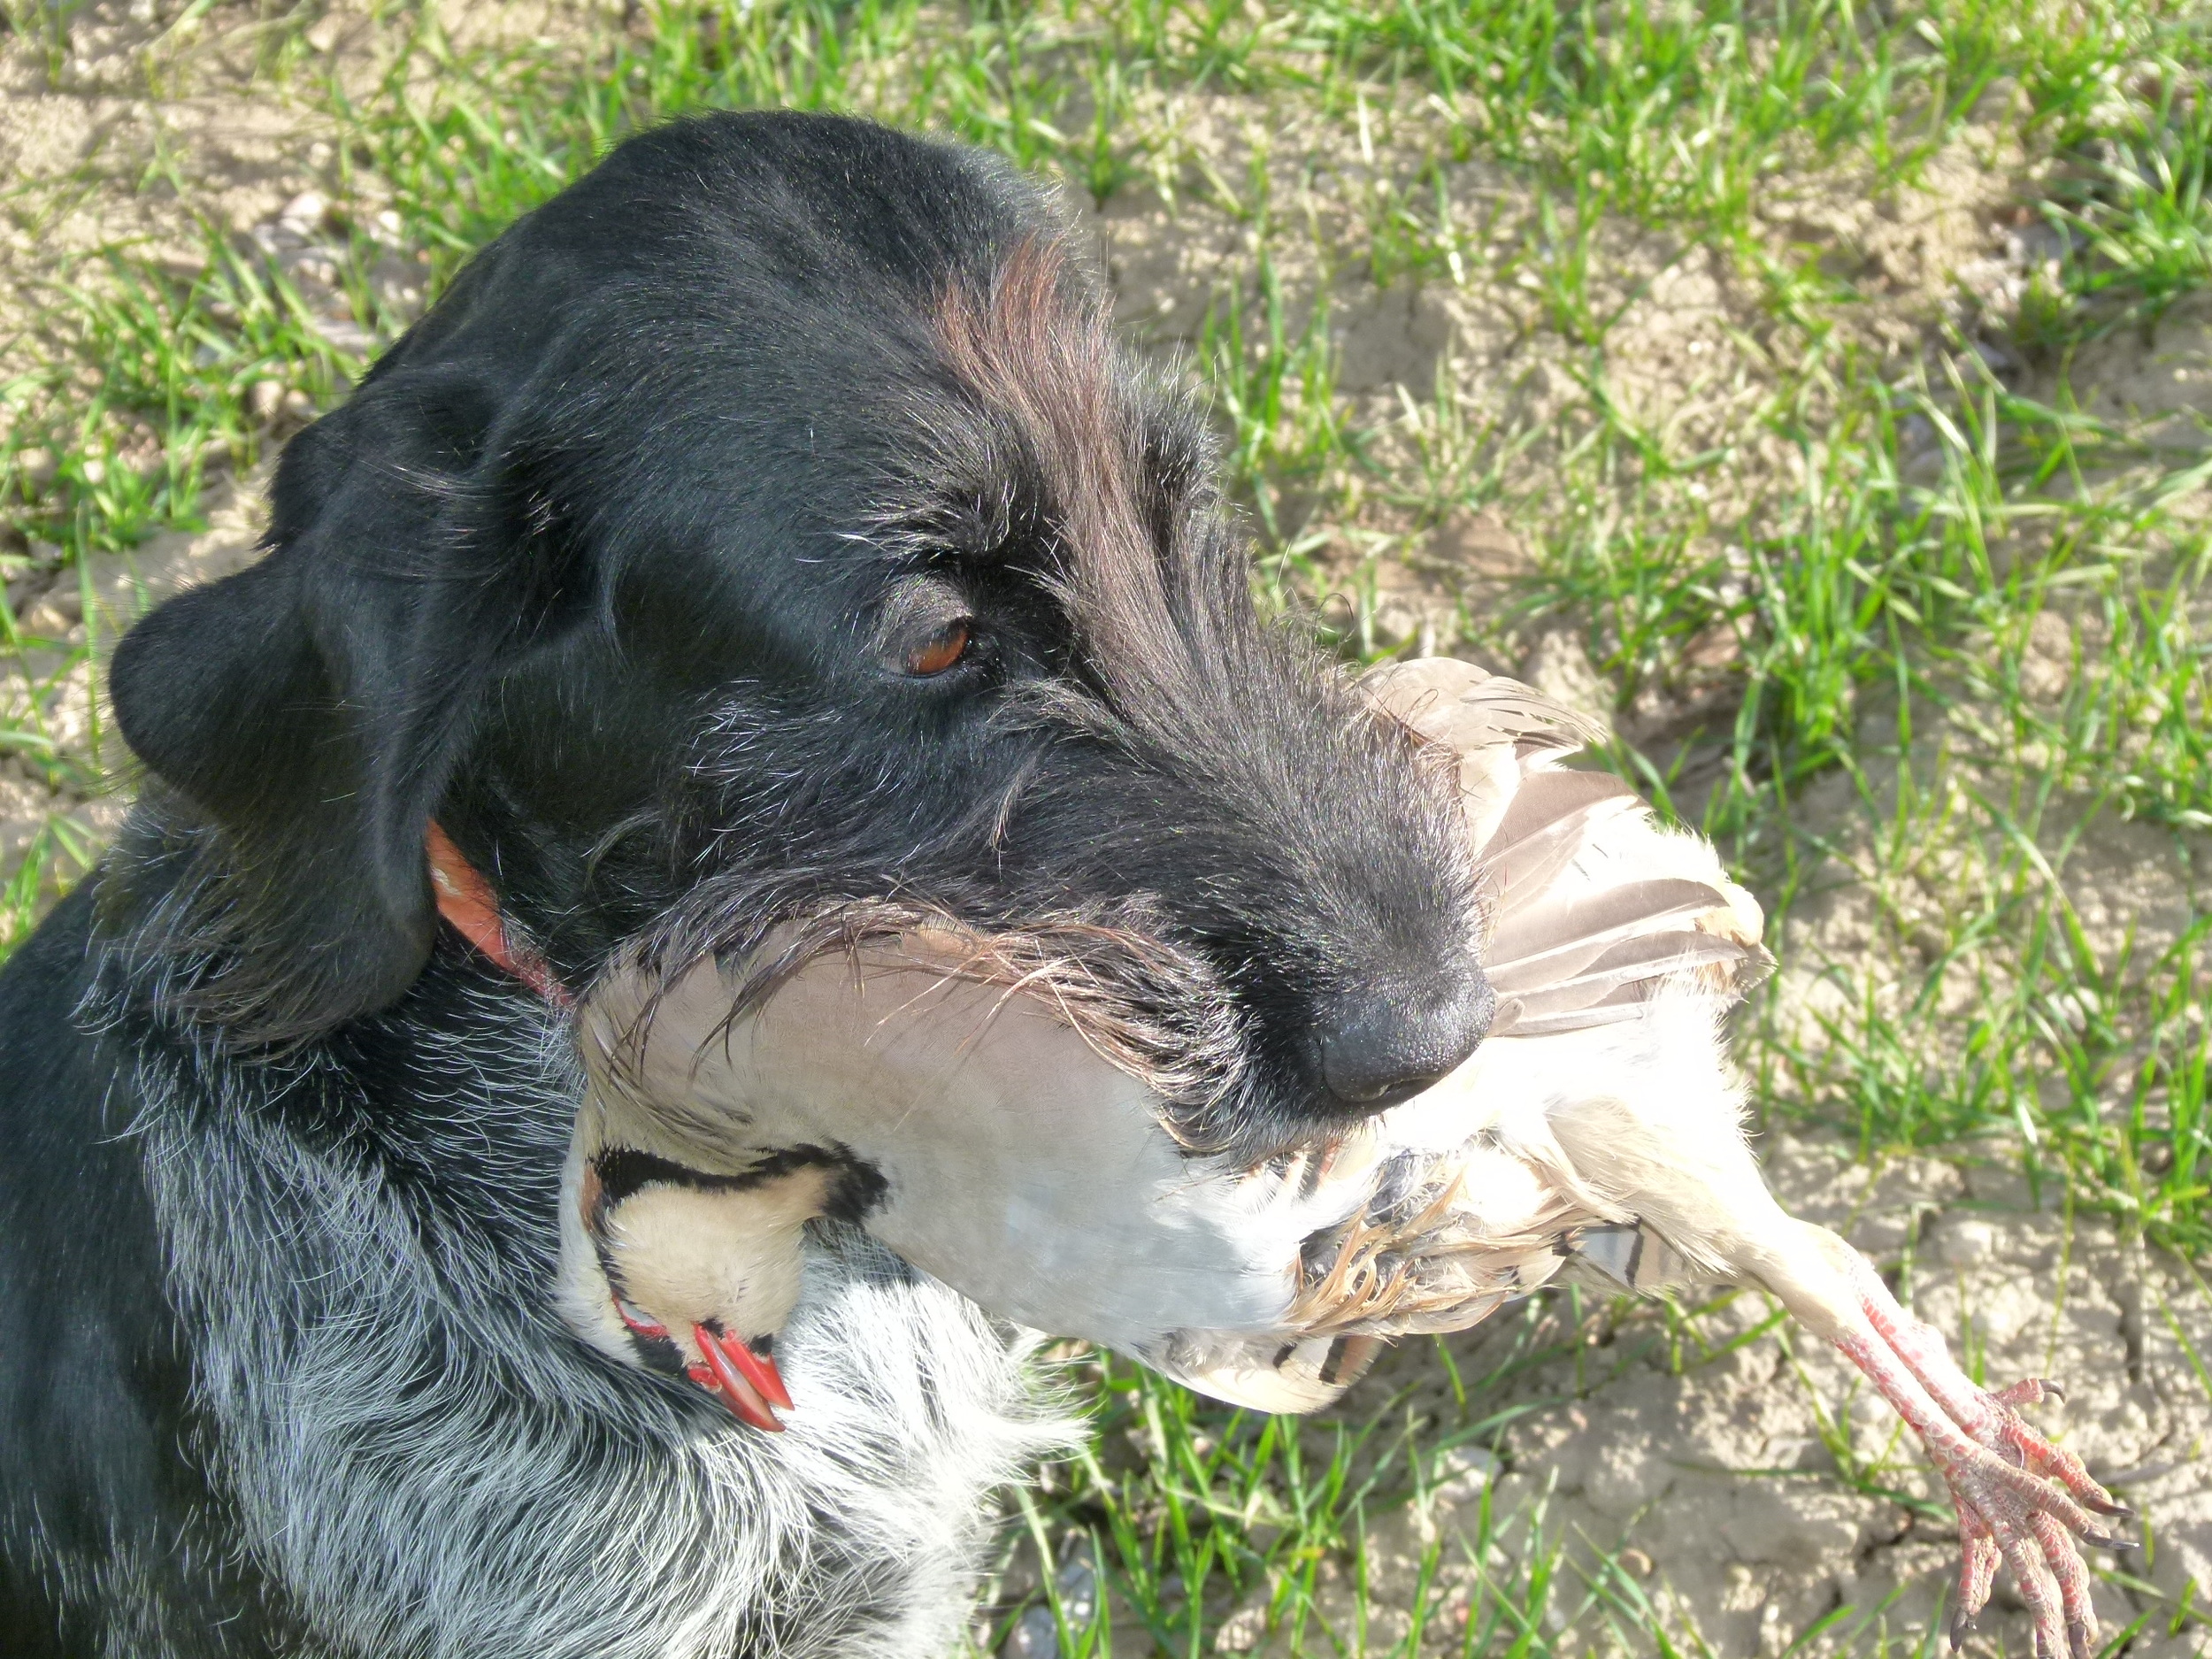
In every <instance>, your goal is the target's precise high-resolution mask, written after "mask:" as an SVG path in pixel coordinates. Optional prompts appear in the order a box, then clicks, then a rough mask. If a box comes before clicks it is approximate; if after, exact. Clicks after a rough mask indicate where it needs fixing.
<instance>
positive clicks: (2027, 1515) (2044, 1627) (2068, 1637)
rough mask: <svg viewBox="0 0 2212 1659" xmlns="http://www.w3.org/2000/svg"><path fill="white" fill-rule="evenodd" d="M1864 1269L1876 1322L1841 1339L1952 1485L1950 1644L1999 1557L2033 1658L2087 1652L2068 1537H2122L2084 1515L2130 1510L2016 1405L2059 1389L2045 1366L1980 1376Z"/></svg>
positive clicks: (2088, 1635) (2076, 1563)
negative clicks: (2027, 1622) (2018, 1377)
mask: <svg viewBox="0 0 2212 1659" xmlns="http://www.w3.org/2000/svg"><path fill="white" fill-rule="evenodd" d="M1860 1269H1861V1272H1860V1277H1859V1285H1860V1291H1861V1297H1862V1302H1861V1305H1862V1308H1863V1311H1864V1312H1865V1314H1866V1316H1867V1320H1868V1323H1869V1324H1870V1325H1871V1326H1872V1332H1871V1333H1870V1335H1864V1336H1851V1337H1847V1338H1844V1339H1842V1340H1840V1341H1839V1346H1840V1347H1841V1348H1843V1350H1844V1352H1845V1353H1846V1354H1847V1355H1848V1356H1850V1357H1851V1359H1852V1360H1853V1361H1854V1363H1856V1364H1857V1365H1858V1367H1859V1369H1860V1370H1861V1371H1864V1372H1865V1373H1866V1375H1867V1377H1868V1378H1869V1379H1870V1380H1871V1381H1872V1382H1873V1383H1874V1385H1875V1386H1876V1387H1877V1388H1878V1389H1879V1390H1880V1391H1881V1394H1882V1397H1883V1398H1884V1399H1886V1400H1887V1401H1888V1402H1890V1404H1891V1405H1892V1406H1893V1407H1894V1408H1896V1409H1897V1412H1898V1414H1899V1415H1900V1416H1901V1417H1903V1418H1904V1419H1905V1421H1906V1422H1907V1424H1909V1425H1910V1426H1911V1428H1912V1429H1913V1431H1914V1432H1916V1433H1917V1434H1918V1435H1919V1436H1920V1438H1921V1440H1922V1442H1923V1444H1924V1445H1925V1446H1926V1447H1927V1448H1928V1454H1929V1456H1930V1458H1931V1460H1932V1462H1933V1463H1935V1466H1936V1468H1937V1470H1938V1471H1939V1472H1940V1473H1941V1475H1942V1477H1943V1480H1944V1484H1945V1485H1946V1486H1947V1487H1948V1488H1949V1489H1950V1493H1951V1500H1952V1502H1953V1504H1954V1505H1955V1508H1956V1509H1957V1510H1958V1517H1959V1540H1960V1544H1961V1548H1962V1561H1961V1563H1960V1565H1959V1594H1958V1606H1957V1609H1955V1612H1954V1614H1953V1617H1952V1621H1951V1630H1950V1637H1951V1645H1952V1646H1953V1647H1959V1646H1960V1645H1961V1644H1962V1642H1963V1641H1964V1640H1965V1636H1966V1633H1967V1632H1970V1631H1971V1630H1972V1629H1973V1628H1974V1621H1975V1619H1976V1617H1978V1615H1979V1614H1980V1612H1981V1610H1982V1609H1983V1608H1984V1607H1985V1606H1986V1605H1987V1604H1988V1601H1989V1595H1990V1591H1991V1588H1992V1586H1993V1584H1994V1582H1995V1579H1996V1574H1997V1565H1998V1563H1999V1562H2000V1561H2001V1562H2002V1563H2004V1565H2005V1566H2006V1567H2007V1568H2008V1569H2009V1570H2010V1571H2011V1573H2012V1576H2013V1578H2014V1580H2015V1582H2016V1584H2017V1586H2018V1587H2019V1591H2020V1596H2021V1599H2022V1600H2023V1601H2025V1602H2026V1603H2027V1606H2028V1610H2029V1612H2030V1614H2031V1616H2032V1617H2033V1619H2034V1621H2035V1652H2036V1655H2037V1659H2062V1655H2064V1656H2068V1659H2090V1654H2091V1651H2092V1647H2093V1643H2094V1642H2095V1640H2096V1634H2097V1616H2096V1614H2095V1612H2094V1610H2093V1609H2092V1607H2091V1605H2090V1598H2089V1570H2088V1567H2087V1565H2086V1564H2085V1563H2084V1562H2083V1560H2082V1556H2081V1551H2080V1549H2079V1548H2078V1546H2077V1543H2076V1540H2080V1541H2081V1542H2082V1543H2086V1544H2089V1545H2092V1546H2093V1547H2095V1548H2108V1549H2113V1548H2127V1547H2128V1546H2127V1545H2126V1544H2125V1543H2124V1541H2123V1540H2118V1539H2115V1538H2113V1537H2111V1536H2110V1535H2109V1534H2108V1533H2106V1532H2104V1531H2103V1530H2102V1529H2101V1528H2100V1527H2099V1526H2098V1525H2097V1524H2096V1523H2095V1522H2094V1521H2093V1520H2092V1519H2091V1518H2090V1515H2091V1512H2092V1511H2094V1512H2095V1513H2097V1514H2099V1515H2106V1516H2114V1517H2126V1518H2129V1519H2132V1518H2133V1516H2132V1513H2131V1511H2130V1510H2128V1509H2126V1508H2125V1506H2124V1505H2122V1504H2119V1503H2116V1502H2114V1501H2113V1499H2112V1494H2110V1493H2108V1492H2107V1491H2106V1490H2105V1489H2104V1488H2103V1487H2102V1486H2099V1485H2098V1484H2097V1482H2096V1481H2095V1480H2094V1479H2092V1478H2091V1476H2090V1474H2089V1471H2088V1470H2087V1469H2086V1468H2085V1467H2084V1466H2083V1464H2082V1461H2081V1459H2080V1458H2079V1457H2078V1456H2076V1455H2074V1454H2073V1453H2072V1452H2070V1451H2068V1450H2066V1449H2065V1448H2063V1447H2060V1446H2055V1445H2053V1444H2052V1443H2051V1441H2050V1440H2048V1439H2047V1438H2046V1437H2045V1436H2044V1435H2043V1434H2042V1433H2041V1432H2039V1430H2037V1429H2036V1428H2035V1427H2034V1426H2033V1425H2031V1424H2030V1423H2029V1422H2028V1421H2027V1420H2026V1419H2025V1418H2024V1417H2022V1416H2021V1415H2020V1412H2019V1409H2018V1408H2019V1407H2021V1406H2024V1405H2033V1404H2037V1403H2039V1402H2041V1401H2043V1400H2046V1399H2063V1398H2064V1397H2065V1396H2064V1394H2062V1392H2061V1391H2060V1390H2059V1389H2058V1388H2057V1387H2056V1386H2054V1385H2053V1384H2051V1383H2049V1382H2047V1381H2046V1380H2044V1379H2041V1378H2030V1379H2025V1380H2024V1381H2021V1382H2016V1383H2014V1384H2012V1385H2011V1386H2008V1387H2005V1388H2001V1389H1997V1390H1993V1391H1991V1390H1985V1389H1982V1388H1979V1387H1977V1386H1975V1385H1974V1384H1973V1383H1972V1382H1971V1381H1970V1379H1968V1378H1967V1376H1966V1375H1965V1373H1964V1372H1962V1371H1960V1370H1959V1368H1958V1367H1957V1365H1956V1364H1955V1363H1953V1361H1952V1360H1951V1357H1950V1356H1949V1354H1948V1353H1947V1350H1946V1349H1945V1348H1944V1344H1943V1339H1942V1337H1941V1336H1940V1335H1939V1334H1938V1333H1936V1331H1935V1330H1934V1329H1933V1328H1932V1327H1931V1326H1928V1325H1924V1324H1922V1323H1921V1322H1920V1321H1919V1320H1917V1319H1916V1318H1914V1317H1912V1316H1911V1315H1910V1314H1909V1313H1907V1312H1905V1311H1904V1310H1903V1309H1901V1307H1899V1306H1898V1304H1897V1302H1896V1300H1895V1298H1893V1296H1892V1295H1891V1294H1889V1290H1888V1287H1887V1286H1885V1285H1884V1284H1882V1282H1881V1280H1880V1279H1879V1278H1878V1276H1877V1275H1876V1274H1875V1273H1874V1271H1873V1270H1872V1268H1871V1267H1870V1266H1867V1265H1865V1264H1864V1263H1863V1262H1862V1263H1860Z"/></svg>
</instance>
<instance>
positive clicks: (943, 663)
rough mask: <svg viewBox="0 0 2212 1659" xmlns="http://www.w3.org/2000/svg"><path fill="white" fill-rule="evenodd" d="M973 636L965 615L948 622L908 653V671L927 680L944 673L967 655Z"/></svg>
mask: <svg viewBox="0 0 2212 1659" xmlns="http://www.w3.org/2000/svg"><path fill="white" fill-rule="evenodd" d="M972 637H973V635H972V632H971V630H970V628H969V626H968V619H967V618H965V617H962V618H959V619H958V620H956V621H953V622H948V623H946V624H945V625H944V626H942V627H941V628H939V629H938V630H937V631H936V632H935V633H934V634H931V635H930V636H929V637H928V638H927V639H926V640H924V641H922V642H921V643H920V644H919V645H918V646H916V647H915V648H914V649H912V650H910V651H909V652H908V653H907V654H906V672H908V673H910V674H913V675H915V676H917V677H918V678H920V679H925V680H926V679H927V678H928V677H929V676H931V675H932V674H941V673H943V672H945V671H946V670H947V669H949V668H952V667H954V666H956V664H959V662H960V661H961V660H962V659H963V658H964V657H966V656H967V654H968V646H969V644H970V642H971V641H972Z"/></svg>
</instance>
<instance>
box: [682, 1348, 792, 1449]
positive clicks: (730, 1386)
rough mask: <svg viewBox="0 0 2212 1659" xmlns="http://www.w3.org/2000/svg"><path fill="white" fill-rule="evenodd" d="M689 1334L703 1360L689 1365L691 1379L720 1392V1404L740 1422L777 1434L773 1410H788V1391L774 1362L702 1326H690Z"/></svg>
mask: <svg viewBox="0 0 2212 1659" xmlns="http://www.w3.org/2000/svg"><path fill="white" fill-rule="evenodd" d="M691 1334H692V1338H693V1340H695V1341H696V1342H697V1343H698V1344H699V1352H700V1353H701V1354H702V1355H703V1356H705V1357H706V1362H707V1363H705V1364H704V1365H694V1366H692V1367H691V1368H690V1371H689V1375H690V1377H691V1380H692V1381H694V1382H695V1383H697V1384H698V1385H699V1386H701V1387H703V1388H704V1389H706V1390H707V1391H708V1392H709V1393H710V1394H719V1395H721V1397H722V1402H723V1404H725V1405H726V1406H728V1407H729V1409H731V1410H733V1411H734V1412H736V1413H737V1415H738V1417H739V1418H740V1419H741V1421H743V1422H746V1423H749V1424H751V1425H753V1426H754V1427H755V1428H757V1429H766V1430H767V1431H768V1432H771V1433H781V1432H783V1422H782V1419H781V1418H780V1417H777V1416H776V1412H777V1410H778V1409H783V1410H786V1411H788V1410H790V1409H791V1394H790V1391H789V1390H787V1388H785V1387H784V1386H783V1376H782V1374H781V1373H780V1371H777V1370H776V1362H775V1361H774V1360H772V1359H771V1358H769V1357H768V1356H766V1355H764V1354H756V1353H754V1352H753V1350H752V1349H751V1348H748V1347H747V1346H746V1345H745V1343H744V1341H743V1340H742V1339H741V1338H738V1337H734V1336H725V1335H723V1334H722V1333H720V1332H718V1331H714V1330H710V1329H709V1328H708V1327H707V1326H705V1325H693V1326H692V1327H691Z"/></svg>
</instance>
